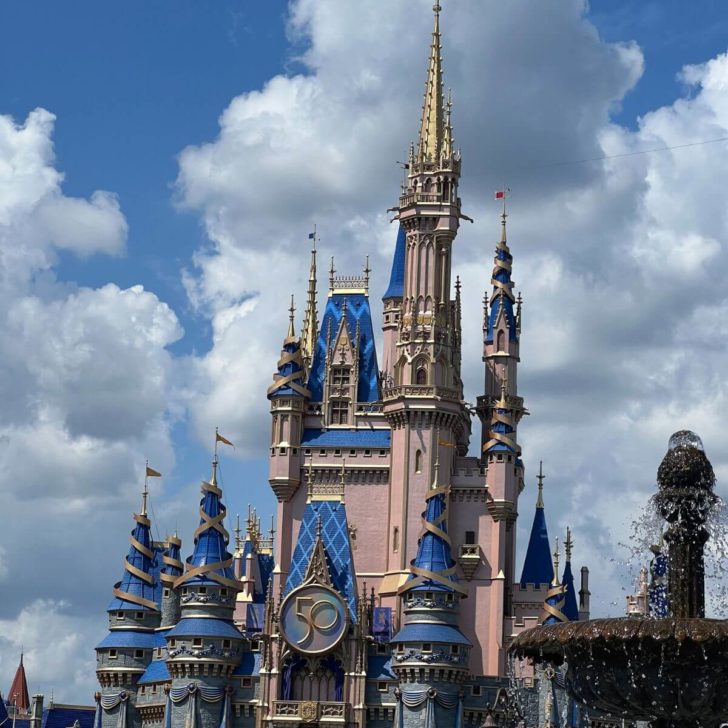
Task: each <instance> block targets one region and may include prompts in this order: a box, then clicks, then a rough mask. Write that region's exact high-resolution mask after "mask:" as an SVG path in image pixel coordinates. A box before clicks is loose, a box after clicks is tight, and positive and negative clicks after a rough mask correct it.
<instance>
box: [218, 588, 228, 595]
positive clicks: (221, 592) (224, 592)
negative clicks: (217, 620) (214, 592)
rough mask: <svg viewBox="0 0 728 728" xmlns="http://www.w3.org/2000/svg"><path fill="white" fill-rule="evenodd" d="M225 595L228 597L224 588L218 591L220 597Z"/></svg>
mask: <svg viewBox="0 0 728 728" xmlns="http://www.w3.org/2000/svg"><path fill="white" fill-rule="evenodd" d="M227 595H228V591H227V589H225V588H224V587H223V588H222V589H220V596H221V597H226V596H227Z"/></svg>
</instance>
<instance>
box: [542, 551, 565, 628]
mask: <svg viewBox="0 0 728 728" xmlns="http://www.w3.org/2000/svg"><path fill="white" fill-rule="evenodd" d="M564 591H565V587H564V585H563V584H561V582H560V581H559V539H558V538H557V539H556V550H555V551H554V562H553V577H552V579H551V585H550V588H549V590H548V592H547V593H546V599H544V602H543V614H542V615H541V624H544V625H546V624H559V623H560V622H568V621H569V618H568V617H567V616H566V615H565V614H564V611H563V610H564Z"/></svg>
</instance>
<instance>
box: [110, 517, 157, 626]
mask: <svg viewBox="0 0 728 728" xmlns="http://www.w3.org/2000/svg"><path fill="white" fill-rule="evenodd" d="M134 520H135V521H136V522H137V523H138V524H139V525H141V526H146V527H147V528H149V527H150V526H151V525H152V522H151V521H150V520H149V519H148V518H147V517H146V516H141V515H138V514H136V513H135V514H134ZM135 530H136V529H135ZM129 541H130V543H131V545H132V546H133V547H134V549H135V550H137V551H138V552H139V553H140V554H143V555H144V556H146V557H147V558H148V559H154V551H152V550H151V549H148V548H147V547H146V546H145V545H144V544H143V543H141V542H140V541H137V540H136V538H134V532H132V534H131V536H130V537H129ZM124 569H125V570H126V571H128V572H129V573H130V574H131V575H132V576H136V577H137V578H139V579H141V580H142V581H143V582H144V583H145V584H148V585H149V586H150V587H152V586H154V579H153V578H152V576H151V574H147V573H146V571H142V570H141V569H138V568H137V567H136V566H134V565H133V564H130V563H129V557H128V556H127V557H126V558H125V559H124ZM113 594H114V596H115V597H117V598H118V599H121V600H123V601H125V602H131V603H132V604H138V605H139V606H140V607H148V608H149V609H154V610H155V611H156V610H157V605H156V603H155V602H153V601H152V600H151V599H145V598H144V597H140V596H137V595H136V594H130V593H129V592H125V591H122V590H121V589H119V588H118V587H114V590H113Z"/></svg>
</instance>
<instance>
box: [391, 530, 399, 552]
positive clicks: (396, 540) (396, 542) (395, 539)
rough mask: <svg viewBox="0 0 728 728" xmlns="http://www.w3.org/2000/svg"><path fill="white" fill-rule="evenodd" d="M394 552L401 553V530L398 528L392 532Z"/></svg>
mask: <svg viewBox="0 0 728 728" xmlns="http://www.w3.org/2000/svg"><path fill="white" fill-rule="evenodd" d="M392 551H399V528H398V527H397V526H395V527H394V530H393V531H392Z"/></svg>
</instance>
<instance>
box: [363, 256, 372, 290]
mask: <svg viewBox="0 0 728 728" xmlns="http://www.w3.org/2000/svg"><path fill="white" fill-rule="evenodd" d="M371 272H372V269H371V268H370V267H369V256H368V255H367V257H366V260H365V261H364V288H365V290H366V292H367V293H369V274H370V273H371Z"/></svg>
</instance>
